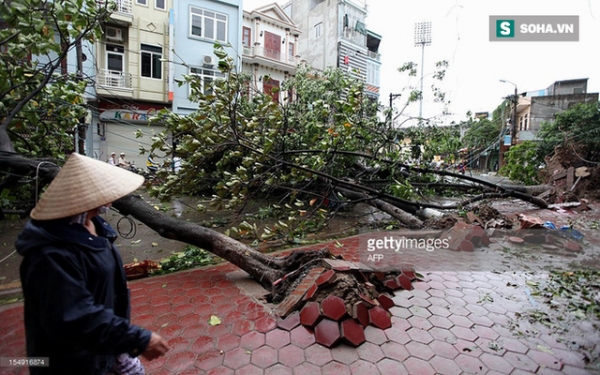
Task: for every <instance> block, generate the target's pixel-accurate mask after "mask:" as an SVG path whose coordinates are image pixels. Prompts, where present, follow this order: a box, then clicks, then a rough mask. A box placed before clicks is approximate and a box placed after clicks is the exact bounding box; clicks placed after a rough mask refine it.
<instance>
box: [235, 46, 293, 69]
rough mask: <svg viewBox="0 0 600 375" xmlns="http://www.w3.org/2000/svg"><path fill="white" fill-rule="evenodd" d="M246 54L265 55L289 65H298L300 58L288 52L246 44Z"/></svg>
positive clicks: (253, 55)
mask: <svg viewBox="0 0 600 375" xmlns="http://www.w3.org/2000/svg"><path fill="white" fill-rule="evenodd" d="M244 55H247V56H252V57H264V58H267V59H270V60H275V61H279V62H281V63H284V64H289V65H294V66H296V65H298V63H299V62H300V59H299V58H298V57H296V56H292V55H288V54H286V53H282V52H281V51H275V50H272V49H266V48H264V47H260V46H255V47H248V46H244Z"/></svg>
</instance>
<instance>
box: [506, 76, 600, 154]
mask: <svg viewBox="0 0 600 375" xmlns="http://www.w3.org/2000/svg"><path fill="white" fill-rule="evenodd" d="M587 80H588V79H587V78H582V79H572V80H565V81H556V82H554V83H553V84H552V85H550V86H548V87H547V88H546V89H544V90H539V91H531V92H527V93H526V94H525V95H521V96H520V97H519V99H518V105H517V116H516V120H517V121H516V123H515V131H516V134H517V142H522V141H527V140H535V139H536V134H537V133H538V132H539V130H540V127H541V124H542V122H544V121H552V120H553V119H554V116H555V115H556V114H558V113H560V112H563V111H566V110H567V109H569V108H571V107H572V106H573V105H575V104H578V103H590V102H597V101H598V93H588V92H587Z"/></svg>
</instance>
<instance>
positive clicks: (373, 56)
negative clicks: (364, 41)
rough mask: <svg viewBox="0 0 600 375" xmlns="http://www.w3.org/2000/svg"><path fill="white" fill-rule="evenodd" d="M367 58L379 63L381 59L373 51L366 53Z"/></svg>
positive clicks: (378, 54) (379, 55)
mask: <svg viewBox="0 0 600 375" xmlns="http://www.w3.org/2000/svg"><path fill="white" fill-rule="evenodd" d="M368 54H369V57H370V58H372V59H373V60H377V61H379V60H380V59H381V54H380V53H377V52H373V51H368Z"/></svg>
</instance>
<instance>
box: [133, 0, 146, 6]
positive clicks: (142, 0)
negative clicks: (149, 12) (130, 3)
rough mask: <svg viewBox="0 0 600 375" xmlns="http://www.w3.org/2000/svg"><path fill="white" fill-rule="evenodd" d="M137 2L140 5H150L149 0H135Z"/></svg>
mask: <svg viewBox="0 0 600 375" xmlns="http://www.w3.org/2000/svg"><path fill="white" fill-rule="evenodd" d="M135 2H136V4H138V5H143V6H147V5H148V0H135Z"/></svg>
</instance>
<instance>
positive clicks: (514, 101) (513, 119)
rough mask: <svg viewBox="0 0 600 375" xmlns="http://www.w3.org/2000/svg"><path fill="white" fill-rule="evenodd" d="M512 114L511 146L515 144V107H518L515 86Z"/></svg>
mask: <svg viewBox="0 0 600 375" xmlns="http://www.w3.org/2000/svg"><path fill="white" fill-rule="evenodd" d="M512 102H513V113H512V124H511V125H512V126H511V128H512V129H511V131H510V132H511V134H512V138H511V140H510V144H511V145H516V144H517V106H518V105H519V95H518V94H517V85H515V95H514V96H513V100H512Z"/></svg>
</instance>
